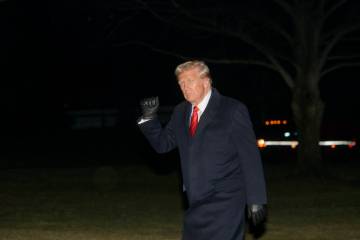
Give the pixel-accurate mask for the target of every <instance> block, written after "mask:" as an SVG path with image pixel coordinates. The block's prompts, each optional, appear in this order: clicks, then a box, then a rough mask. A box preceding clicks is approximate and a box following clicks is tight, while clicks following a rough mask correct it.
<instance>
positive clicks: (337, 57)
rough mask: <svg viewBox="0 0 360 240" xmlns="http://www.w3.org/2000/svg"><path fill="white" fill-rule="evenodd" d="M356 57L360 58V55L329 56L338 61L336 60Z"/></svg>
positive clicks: (330, 58)
mask: <svg viewBox="0 0 360 240" xmlns="http://www.w3.org/2000/svg"><path fill="white" fill-rule="evenodd" d="M354 58H360V55H353V56H331V57H328V60H329V61H336V60H348V59H354Z"/></svg>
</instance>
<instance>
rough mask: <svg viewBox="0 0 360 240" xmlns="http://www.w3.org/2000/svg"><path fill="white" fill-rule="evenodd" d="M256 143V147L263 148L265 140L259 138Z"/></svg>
mask: <svg viewBox="0 0 360 240" xmlns="http://www.w3.org/2000/svg"><path fill="white" fill-rule="evenodd" d="M257 144H258V147H259V148H264V147H266V144H265V140H264V139H259V140H258V141H257Z"/></svg>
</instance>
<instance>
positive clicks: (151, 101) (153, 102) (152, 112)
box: [140, 97, 159, 119]
mask: <svg viewBox="0 0 360 240" xmlns="http://www.w3.org/2000/svg"><path fill="white" fill-rule="evenodd" d="M140 106H141V111H142V116H141V117H142V118H143V119H153V118H155V117H156V112H157V111H158V109H159V98H158V97H151V98H145V99H143V100H142V101H141V102H140Z"/></svg>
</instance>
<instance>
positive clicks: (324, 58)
mask: <svg viewBox="0 0 360 240" xmlns="http://www.w3.org/2000/svg"><path fill="white" fill-rule="evenodd" d="M358 29H360V23H359V24H356V25H351V26H346V27H343V28H342V29H341V30H340V31H338V32H337V33H336V34H335V35H334V36H333V38H332V39H331V40H330V42H329V43H328V44H327V46H326V47H325V49H324V51H323V52H322V55H321V58H320V65H319V66H320V69H322V68H323V67H324V66H325V63H326V61H327V59H328V56H329V54H330V52H331V50H332V49H333V48H334V46H335V45H336V44H337V43H338V42H339V41H340V39H341V38H342V37H344V36H345V35H346V34H348V33H351V32H353V31H356V30H358Z"/></svg>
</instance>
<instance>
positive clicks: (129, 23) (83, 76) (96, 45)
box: [0, 0, 360, 167]
mask: <svg viewBox="0 0 360 240" xmlns="http://www.w3.org/2000/svg"><path fill="white" fill-rule="evenodd" d="M125 2H126V1H125ZM249 2H250V1H249ZM260 2H261V1H253V3H251V4H259V3H260ZM121 3H122V2H120V3H119V2H114V1H94V0H93V1H50V2H45V1H27V2H25V1H24V2H21V1H12V0H8V1H2V2H0V29H1V30H0V31H1V32H0V34H1V38H0V45H1V47H0V51H1V54H0V60H1V70H0V71H1V72H0V81H1V88H0V102H1V105H0V106H1V115H2V117H1V127H0V131H1V141H2V149H1V151H2V155H3V156H4V157H3V162H6V164H5V166H6V167H9V166H18V167H19V166H20V167H21V166H38V165H40V166H44V164H45V165H46V164H55V166H66V165H68V164H70V165H71V164H75V165H76V164H79V165H86V164H106V163H118V162H124V163H128V162H131V161H141V160H139V159H144V158H160V159H161V158H163V157H162V156H157V157H155V155H154V153H153V152H152V150H151V149H150V147H149V146H148V145H147V143H146V141H145V140H144V139H143V137H142V136H141V135H140V133H139V131H138V128H137V126H136V119H137V118H138V117H139V114H140V111H139V107H138V103H139V101H140V99H142V98H144V97H147V96H155V95H158V96H159V97H160V103H161V105H162V106H173V105H175V104H177V103H178V102H180V101H182V96H181V93H180V91H179V90H178V86H177V84H176V80H175V77H174V75H173V72H174V69H175V67H176V65H178V64H179V63H181V62H183V60H181V59H179V58H177V57H174V56H170V55H166V54H160V53H158V52H156V51H153V50H151V49H150V48H149V47H147V46H144V45H136V44H129V42H133V41H143V42H148V43H151V44H152V45H153V46H157V47H162V48H164V49H171V50H173V49H175V50H176V51H180V52H183V53H184V55H187V56H192V57H202V56H203V54H204V53H206V52H212V53H213V57H217V56H218V55H219V54H221V53H226V54H228V55H230V56H232V55H234V56H242V54H243V55H244V56H247V54H249V53H251V52H252V51H253V50H252V49H249V48H248V47H247V46H245V45H244V46H243V45H241V44H239V43H236V42H230V43H227V42H224V39H223V38H221V37H219V36H206V37H204V36H201V35H199V36H198V38H199V39H201V38H202V37H203V38H204V41H197V42H196V43H194V44H192V42H191V41H190V40H189V39H188V38H189V36H190V35H193V33H192V32H191V31H189V30H188V29H178V30H177V29H174V28H173V27H171V26H168V25H166V24H161V23H159V22H158V21H157V20H155V19H153V18H151V16H149V15H147V14H146V13H142V14H139V15H137V16H136V17H135V18H131V19H130V20H126V21H124V22H122V21H123V19H126V18H127V16H128V15H129V12H127V11H124V10H122V9H121ZM247 4H249V6H252V5H251V4H250V3H247ZM263 4H265V3H263ZM265 5H266V4H265ZM265 5H264V6H265ZM118 22H122V23H121V24H117V23H118ZM209 39H210V40H211V41H210V40H209ZM200 43H201V44H200ZM214 43H216V45H214ZM227 44H230V45H231V44H235V45H236V46H237V47H238V48H237V49H234V50H233V51H232V49H230V50H229V49H228V48H225V47H224V45H227ZM354 48H356V47H354ZM354 50H355V49H354ZM356 50H358V49H356ZM209 66H210V69H211V71H212V75H213V79H214V85H215V87H216V88H217V89H218V90H219V91H220V92H221V93H222V94H224V95H228V96H231V97H234V98H236V99H239V100H241V101H243V102H244V103H245V104H246V105H247V106H248V108H249V111H250V114H251V116H252V119H253V122H254V128H255V131H256V133H257V134H258V135H261V134H262V132H261V129H262V124H263V122H264V120H266V119H289V120H290V121H291V110H290V100H291V96H290V92H289V89H288V88H287V86H286V85H285V83H284V82H283V80H282V79H280V77H279V76H278V75H277V74H276V73H274V72H272V71H270V70H267V69H264V68H261V67H255V66H246V65H219V64H212V63H209ZM359 78H360V71H359V68H356V67H352V68H344V69H341V70H338V71H335V72H333V73H331V74H330V75H328V76H327V77H326V78H325V79H323V80H322V82H321V90H322V97H323V99H324V101H325V103H326V108H325V115H324V127H323V133H322V134H323V138H334V139H340V138H341V139H344V138H346V139H356V138H358V136H359V127H358V123H359V120H360V119H359V116H358V115H359V114H358V113H359V110H358V109H359V107H360V103H359V100H358V96H357V95H358V87H357V86H358V84H357V81H358V79H359ZM84 109H97V110H101V109H115V110H116V111H117V112H116V114H115V115H116V121H117V122H116V125H115V126H112V127H104V128H93V129H87V130H84V129H82V130H74V129H72V128H71V122H72V121H73V119H71V117H70V116H69V114H68V113H69V112H71V111H78V110H84ZM165 115H166V114H165ZM44 153H56V154H55V156H56V157H53V158H52V160H49V158H48V157H46V156H43V155H44ZM84 154H85V155H84ZM126 154H130V155H131V156H130V157H124V156H125V155H126ZM171 154H174V153H171ZM87 155H90V156H92V158H88V157H85V156H87ZM133 159H137V160H133ZM49 161H50V162H51V163H50V162H49Z"/></svg>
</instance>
